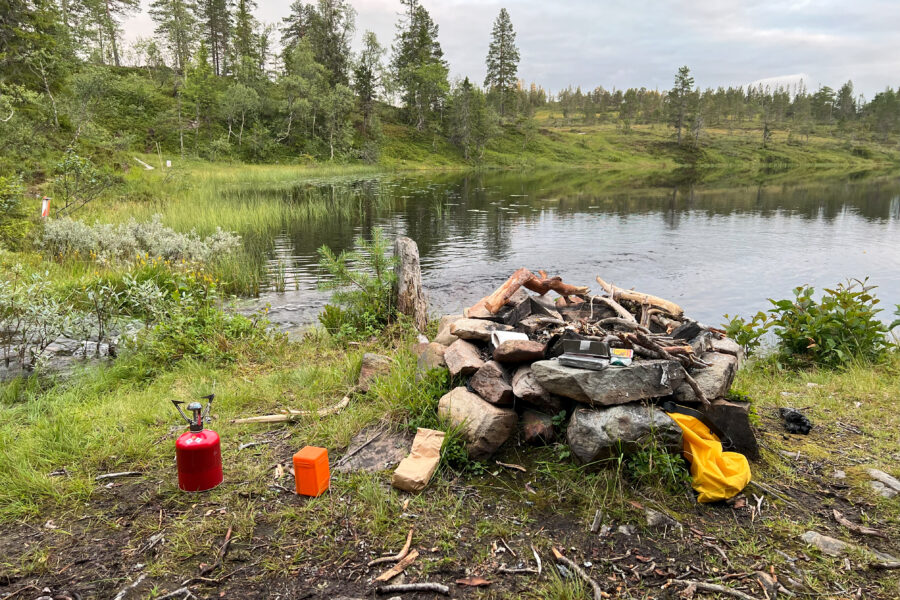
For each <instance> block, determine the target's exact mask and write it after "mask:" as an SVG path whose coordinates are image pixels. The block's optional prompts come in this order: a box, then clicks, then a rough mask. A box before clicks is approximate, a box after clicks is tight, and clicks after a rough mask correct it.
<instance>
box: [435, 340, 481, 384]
mask: <svg viewBox="0 0 900 600" xmlns="http://www.w3.org/2000/svg"><path fill="white" fill-rule="evenodd" d="M444 362H445V363H447V368H448V369H450V374H451V375H453V376H454V377H456V376H457V375H471V374H472V373H474V372H475V371H477V370H478V369H480V368H481V366H482V365H483V364H484V361H483V360H481V355H480V354H479V353H478V347H477V346H475V344H472V343H469V342H467V341H465V340H456V341H455V342H453V343H452V344H450V345H449V346H447V349H446V350H444Z"/></svg>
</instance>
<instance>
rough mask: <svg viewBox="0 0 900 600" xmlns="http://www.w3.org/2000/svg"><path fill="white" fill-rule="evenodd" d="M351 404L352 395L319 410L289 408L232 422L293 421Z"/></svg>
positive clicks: (239, 423)
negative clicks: (284, 410) (275, 413)
mask: <svg viewBox="0 0 900 600" xmlns="http://www.w3.org/2000/svg"><path fill="white" fill-rule="evenodd" d="M348 404H350V396H344V399H343V400H341V401H340V402H338V403H337V404H333V405H331V406H326V407H325V408H320V409H319V410H293V409H288V411H287V414H280V415H261V416H259V417H247V418H245V419H232V420H231V422H232V423H234V424H237V425H242V424H245V423H283V422H285V421H293V420H294V419H295V418H296V417H309V416H312V415H316V416H318V417H327V416H329V415H333V414H335V413H337V412H340V411H341V410H343V409H344V408H345V407H346V406H347V405H348Z"/></svg>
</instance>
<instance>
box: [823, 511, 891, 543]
mask: <svg viewBox="0 0 900 600" xmlns="http://www.w3.org/2000/svg"><path fill="white" fill-rule="evenodd" d="M831 512H832V514H833V515H834V520H835V521H837V522H838V523H840V524H841V525H843V526H844V527H846V528H847V529H849V530H850V531H853V532H856V533H861V534H863V535H872V536H875V537H880V538H884V539H887V537H888V536H887V535H886V534H885V533H884V532H882V531H878V530H877V529H872V528H871V527H865V526H863V525H857V524H856V523H854V522H852V521H850V520H849V519H847V518H846V517H844V515H842V514H841V513H839V512H838V511H837V510H834V509H832V511H831Z"/></svg>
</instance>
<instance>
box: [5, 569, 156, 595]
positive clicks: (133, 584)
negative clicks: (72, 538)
mask: <svg viewBox="0 0 900 600" xmlns="http://www.w3.org/2000/svg"><path fill="white" fill-rule="evenodd" d="M146 578H147V576H146V575H145V574H144V573H141V574H140V575H138V578H137V579H135V580H134V581H133V582H131V583H130V584H129V585H127V586H125V587H124V588H122V589H121V590H119V593H118V594H116V595H115V597H114V598H113V600H122V599H123V598H124V597H125V596H126V595H127V594H128V592H130V591H131V590H133V589H134V588H136V587H137V586H139V585H141V582H142V581H143V580H144V579H146ZM9 597H10V598H11V597H12V596H9Z"/></svg>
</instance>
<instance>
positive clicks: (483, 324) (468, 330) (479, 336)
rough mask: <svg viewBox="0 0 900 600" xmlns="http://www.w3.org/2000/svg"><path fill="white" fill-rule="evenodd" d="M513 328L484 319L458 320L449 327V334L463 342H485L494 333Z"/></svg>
mask: <svg viewBox="0 0 900 600" xmlns="http://www.w3.org/2000/svg"><path fill="white" fill-rule="evenodd" d="M512 330H513V328H512V327H510V326H509V325H503V324H502V323H495V322H493V321H487V320H485V319H459V320H458V321H454V322H453V323H452V324H451V325H450V333H452V334H453V335H455V336H456V337H458V338H460V339H463V340H479V341H482V342H487V341H489V340H490V339H491V334H492V333H493V332H495V331H512Z"/></svg>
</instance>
